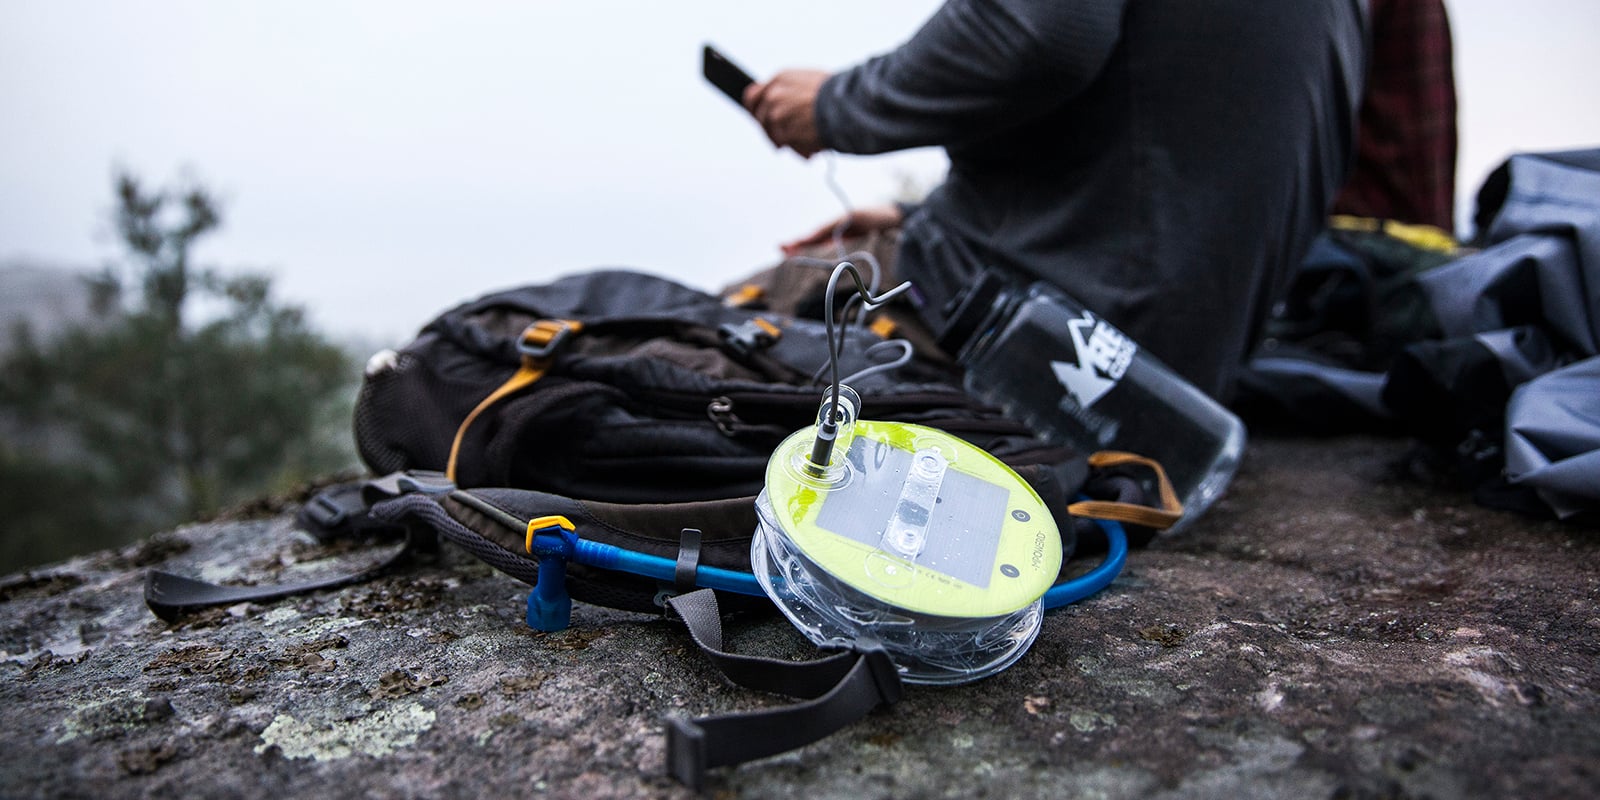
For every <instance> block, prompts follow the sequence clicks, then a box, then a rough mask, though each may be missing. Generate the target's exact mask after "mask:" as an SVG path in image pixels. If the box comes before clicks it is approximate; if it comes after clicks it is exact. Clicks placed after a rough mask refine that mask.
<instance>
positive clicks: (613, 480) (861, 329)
mask: <svg viewBox="0 0 1600 800" xmlns="http://www.w3.org/2000/svg"><path fill="white" fill-rule="evenodd" d="M749 299H750V298H749V297H748V296H744V297H740V298H738V300H737V302H730V301H728V300H725V299H723V298H719V297H715V296H712V295H709V294H706V293H704V292H700V291H698V290H695V289H691V288H689V287H685V286H682V285H680V284H677V283H674V282H672V281H670V280H666V279H664V278H660V277H655V276H651V275H647V274H642V273H637V272H629V271H620V270H618V271H598V272H589V273H583V274H579V275H573V276H569V277H566V278H563V279H560V280H557V281H555V282H553V283H550V284H546V285H540V286H524V287H519V288H514V289H510V290H507V291H502V292H496V293H493V294H490V295H487V296H485V297H482V298H480V299H477V300H474V301H471V302H468V303H465V304H462V305H460V306H457V307H456V308H453V309H451V310H449V311H447V312H445V313H443V314H441V315H440V316H439V317H438V318H436V319H435V320H433V321H432V322H430V323H429V324H428V325H427V326H426V327H424V328H423V330H422V331H421V332H420V333H419V334H418V336H417V337H416V338H415V340H414V341H412V342H411V343H410V344H408V345H407V346H405V347H403V348H401V349H400V350H398V351H391V352H385V353H380V354H379V355H378V356H375V357H374V358H373V359H372V361H371V362H369V364H368V368H367V372H366V376H365V380H364V382H363V385H362V387H361V390H360V393H359V395H358V398H357V403H356V413H355V438H356V443H357V447H358V450H359V453H360V455H361V458H362V460H363V461H364V462H365V463H366V464H367V465H368V466H369V467H370V468H371V469H372V470H373V472H374V473H376V474H380V475H385V477H383V478H378V479H375V480H370V481H365V482H362V483H359V484H352V485H347V486H342V487H336V488H335V489H334V490H331V491H329V492H325V493H324V494H322V495H320V496H318V497H317V498H316V499H315V500H314V501H313V502H311V503H309V504H308V505H307V506H306V508H305V509H304V511H303V512H302V515H301V520H302V522H303V523H304V525H305V527H307V528H308V529H309V530H312V531H313V532H318V533H320V534H321V535H324V536H336V535H347V534H350V533H352V532H359V531H361V530H371V529H379V530H393V531H400V532H403V533H404V535H405V536H406V544H405V546H404V547H402V548H401V550H400V551H399V552H398V553H397V555H396V559H398V558H399V557H401V554H403V553H404V552H406V551H408V550H409V549H411V548H413V547H416V546H419V545H421V544H424V543H426V540H427V538H428V536H427V534H436V535H437V536H438V538H440V539H443V540H448V541H450V542H452V543H454V544H456V545H458V546H461V547H464V548H465V549H467V550H468V551H469V552H471V553H472V554H473V555H475V556H477V557H478V558H480V559H482V560H484V561H485V562H487V563H489V564H491V565H492V566H494V567H495V568H497V569H499V570H501V571H502V572H505V573H507V574H508V575H511V576H512V577H515V578H517V579H519V580H522V581H524V582H526V583H529V584H532V585H534V587H535V588H534V591H533V592H531V593H530V595H529V600H528V617H527V620H528V623H529V624H530V625H531V626H533V627H535V628H538V629H540V630H557V629H560V628H563V627H565V625H566V620H567V615H568V614H569V613H570V604H571V599H577V600H580V601H584V602H588V603H591V604H596V605H602V606H607V607H612V608H618V609H623V610H629V611H639V612H647V613H649V612H654V613H659V612H661V611H663V610H664V609H665V608H668V607H669V606H670V607H672V608H673V609H674V610H675V613H676V614H677V615H678V616H679V617H680V618H682V619H684V620H685V621H686V622H687V623H689V624H690V626H691V633H693V635H694V636H695V639H696V641H697V642H698V643H700V644H701V645H702V649H704V650H705V651H706V652H707V653H708V654H709V655H711V656H712V657H713V659H714V660H717V661H718V663H719V665H721V666H723V667H724V668H725V671H728V672H729V675H730V677H732V678H734V679H735V680H736V681H737V682H741V683H744V684H745V685H753V686H757V687H759V688H785V687H787V691H790V692H791V693H793V692H794V686H795V683H794V680H793V676H792V675H790V674H789V673H790V672H792V671H793V670H787V671H784V674H783V676H781V677H779V678H773V677H771V676H770V675H769V674H768V672H769V671H768V670H767V668H766V667H763V668H761V669H754V670H752V669H750V668H748V665H746V666H745V667H741V666H740V664H743V663H744V662H742V661H739V658H738V657H735V656H732V655H731V654H726V653H722V652H721V650H720V638H721V636H720V632H719V631H718V629H717V627H716V626H717V624H718V619H719V615H720V610H719V609H720V606H719V605H718V600H719V599H720V600H721V601H722V603H723V604H724V605H728V606H730V607H732V608H734V609H752V608H766V607H770V605H769V604H768V601H767V599H766V598H765V596H762V595H761V593H760V591H759V588H757V589H756V590H755V591H754V592H753V594H754V595H756V596H754V597H752V596H750V595H751V594H752V592H751V591H749V590H750V588H751V587H753V586H755V584H754V579H753V578H752V576H751V575H750V572H751V567H750V563H751V541H752V535H753V532H754V531H755V529H756V527H757V516H756V510H755V495H756V494H757V493H758V492H759V491H760V490H761V488H762V483H763V481H764V475H765V470H766V465H767V462H768V460H769V458H770V457H771V455H772V453H773V451H774V449H775V448H776V447H777V446H778V444H779V443H780V442H781V441H782V440H783V439H784V438H785V437H787V436H789V435H790V434H791V433H793V432H794V431H796V430H799V429H801V428H805V427H807V426H809V425H812V424H813V423H815V422H816V420H817V418H818V411H819V403H820V400H821V398H822V396H823V391H822V390H823V385H824V384H823V383H822V382H821V381H820V380H819V379H818V378H819V372H820V371H819V369H818V368H819V367H821V366H823V365H825V364H827V363H828V359H829V350H828V337H827V335H826V323H825V322H823V321H820V320H813V319H805V318H800V317H795V316H790V315H787V314H783V313H778V312H777V311H773V310H771V307H770V306H771V305H773V304H767V305H768V306H769V307H768V308H764V309H763V308H754V307H748V306H749V305H751V304H749V303H748V302H746V301H748V300H749ZM864 321H865V322H871V321H872V320H864ZM890 332H891V331H890V326H888V325H883V324H877V325H864V324H850V325H841V326H840V330H839V335H840V337H841V338H840V342H841V343H840V345H839V348H838V358H839V361H840V374H841V375H844V376H846V377H845V379H844V380H843V381H842V383H845V384H848V385H850V386H851V387H852V388H854V389H855V390H856V391H857V392H859V394H860V396H861V399H862V408H863V413H864V415H866V416H868V417H871V418H873V419H878V420H888V421H896V422H907V423H915V424H920V425H924V426H928V427H932V428H938V429H940V430H943V431H945V432H948V433H950V434H953V435H955V436H958V437H960V438H962V439H965V440H966V441H968V442H970V443H971V444H974V445H976V446H978V447H979V448H982V449H983V450H985V451H988V452H989V453H991V454H993V455H994V456H996V457H997V458H999V459H1001V460H1002V461H1003V462H1004V463H1005V464H1007V465H1008V466H1010V467H1011V468H1012V469H1013V470H1015V471H1016V472H1017V473H1018V474H1019V475H1020V476H1021V477H1022V478H1023V479H1024V480H1025V481H1027V483H1028V484H1029V485H1030V486H1031V487H1032V488H1033V489H1034V491H1035V492H1037V493H1038V495H1039V496H1040V498H1041V499H1042V500H1043V501H1044V503H1045V505H1046V506H1047V507H1048V508H1050V509H1051V510H1052V512H1053V513H1054V514H1055V515H1056V517H1057V523H1058V524H1057V527H1058V528H1059V530H1060V531H1061V534H1062V541H1063V546H1064V549H1065V552H1064V554H1063V555H1064V558H1063V560H1064V561H1065V560H1066V557H1069V556H1070V555H1071V554H1072V552H1073V550H1074V549H1075V547H1076V545H1077V542H1078V539H1079V535H1080V534H1082V535H1084V536H1085V539H1086V541H1088V540H1089V537H1090V536H1092V537H1093V539H1094V540H1095V542H1096V544H1097V546H1100V545H1106V546H1109V547H1110V548H1111V549H1110V552H1109V554H1108V556H1107V558H1106V560H1105V563H1104V564H1103V565H1102V567H1101V568H1100V569H1099V570H1096V571H1095V572H1093V573H1091V575H1090V576H1088V578H1087V579H1079V580H1075V581H1072V582H1069V583H1067V584H1062V585H1060V586H1058V587H1057V588H1058V589H1059V590H1060V591H1059V592H1056V590H1052V591H1053V592H1056V594H1055V597H1054V598H1053V600H1054V602H1055V603H1056V604H1059V603H1064V602H1071V601H1072V600H1075V599H1079V598H1080V597H1081V596H1087V594H1092V593H1093V591H1096V590H1098V588H1099V587H1101V586H1104V585H1105V584H1106V583H1108V582H1109V581H1110V579H1111V578H1113V577H1115V575H1116V573H1117V571H1118V570H1119V569H1120V566H1121V563H1122V558H1123V555H1124V554H1125V544H1124V543H1123V542H1122V539H1121V536H1122V534H1121V529H1120V527H1117V526H1114V525H1111V526H1104V525H1102V526H1099V527H1097V526H1096V525H1095V524H1094V523H1088V522H1085V521H1084V520H1083V519H1080V518H1079V517H1076V516H1074V514H1073V511H1076V512H1078V513H1089V512H1092V513H1095V514H1097V515H1099V516H1111V517H1121V518H1124V519H1128V520H1130V521H1132V522H1145V523H1151V522H1152V518H1151V517H1149V516H1148V515H1146V514H1144V513H1142V512H1146V511H1151V509H1147V508H1143V507H1142V506H1141V505H1139V504H1140V503H1142V501H1143V496H1144V484H1143V483H1142V482H1141V481H1139V480H1136V479H1134V478H1133V477H1131V476H1130V475H1129V474H1128V472H1127V470H1128V469H1130V468H1133V469H1148V470H1150V471H1153V472H1154V473H1156V474H1158V475H1159V466H1158V465H1153V464H1151V463H1149V462H1146V461H1144V460H1143V459H1139V458H1137V457H1134V456H1128V455H1119V454H1111V455H1107V454H1096V455H1094V456H1092V457H1091V456H1088V455H1085V454H1080V453H1075V452H1072V451H1071V450H1069V449H1067V448H1064V447H1062V446H1058V445H1053V444H1050V443H1047V442H1045V441H1043V440H1041V439H1039V438H1038V437H1036V436H1035V435H1034V434H1033V433H1032V432H1031V431H1030V430H1029V429H1028V428H1027V427H1026V426H1025V425H1023V424H1021V423H1020V422H1017V421H1015V420H1012V419H1010V418H1008V417H1006V416H1005V414H1004V413H1003V412H1002V411H1001V410H1000V409H997V408H994V407H991V406H988V405H985V404H984V403H982V402H980V401H978V400H976V399H975V398H973V397H972V396H971V395H969V394H968V393H967V392H966V391H965V390H964V389H962V387H961V383H960V381H961V375H960V371H959V369H958V368H957V367H955V366H954V365H953V364H952V363H951V362H950V361H949V360H948V359H947V358H945V357H944V356H943V355H942V354H940V353H938V352H937V351H934V350H931V349H928V348H924V349H923V350H921V351H919V350H918V349H917V348H915V347H910V346H906V345H901V344H898V343H897V342H896V341H893V340H890V339H886V338H885V334H888V333H890ZM1166 494H1170V491H1168V492H1167V493H1166ZM1079 495H1086V496H1088V497H1089V498H1090V499H1088V500H1087V501H1079V502H1077V503H1076V504H1071V503H1069V500H1070V499H1072V498H1075V497H1078V496H1079ZM1163 500H1164V501H1170V500H1171V498H1170V497H1166V496H1165V495H1163ZM1154 524H1161V523H1160V518H1159V517H1156V518H1154ZM1113 530H1114V531H1115V533H1113V532H1112V531H1113ZM624 561H625V562H627V563H625V564H624V563H621V562H624ZM388 566H389V562H385V563H383V564H380V565H379V566H378V567H376V568H375V569H374V570H371V571H368V572H364V573H361V574H359V575H353V576H342V577H341V578H338V579H335V580H331V581H327V582H323V583H320V584H316V585H310V584H305V585H298V586H289V587H212V586H210V585H209V584H203V583H200V582H198V581H192V580H190V579H187V578H182V577H180V576H174V575H170V574H167V573H152V574H151V576H150V578H149V580H148V581H147V586H146V600H147V603H148V604H149V605H150V607H151V608H152V610H154V611H156V613H157V614H158V615H161V616H163V617H164V618H170V617H171V616H173V615H176V614H179V613H182V612H183V611H186V610H190V609H193V608H198V607H202V606H205V605H212V604H215V603H221V602H229V603H231V602H239V601H241V600H246V599H252V600H262V599H269V598H272V597H278V596H283V595H285V594H292V593H298V592H301V591H306V590H309V589H316V588H328V587H330V586H335V585H340V584H341V583H348V582H351V581H355V580H361V579H364V578H366V577H369V576H370V575H371V574H373V573H374V572H375V571H377V570H380V569H384V568H387V567H388ZM618 567H626V568H625V569H620V570H619V569H618ZM697 586H710V587H712V588H713V589H714V590H717V591H716V592H715V593H712V592H705V591H694V590H695V588H696V587H697ZM708 609H709V610H708ZM730 659H731V660H730ZM813 664H825V666H819V667H815V669H817V670H820V675H821V677H819V678H808V679H806V681H802V683H806V684H807V685H808V686H811V687H812V688H813V689H815V690H817V691H818V692H821V691H823V690H828V691H832V690H834V689H835V688H837V687H839V686H844V685H846V684H850V685H855V686H857V687H858V688H861V687H866V688H862V689H861V692H859V693H858V694H859V697H857V698H856V699H855V700H853V701H850V702H848V703H846V704H845V705H846V707H845V708H843V709H842V710H841V709H834V710H832V711H827V712H824V713H821V714H820V715H817V716H813V717H809V718H808V719H810V720H811V721H810V722H806V721H804V719H801V720H791V722H793V725H792V726H791V728H790V730H789V731H788V733H787V734H786V735H785V736H780V737H765V738H764V739H763V740H762V741H760V742H756V743H752V742H749V741H747V740H748V739H749V738H750V737H749V734H748V728H747V727H746V726H747V725H748V724H749V722H750V721H749V720H735V721H731V722H727V724H725V725H724V724H722V723H715V722H713V721H708V720H696V721H693V722H690V721H687V720H685V721H680V722H678V723H674V724H673V725H672V726H671V727H670V728H669V730H670V731H672V733H671V736H672V739H673V741H672V742H671V743H669V754H670V757H671V758H672V759H673V762H674V764H675V766H674V768H673V772H674V774H676V775H678V776H679V777H680V778H683V779H684V780H685V781H686V782H690V783H697V782H698V780H699V779H700V776H701V775H703V773H704V770H705V769H706V768H707V767H708V766H717V765H719V764H726V763H736V762H738V761H743V760H748V759H749V758H753V757H757V756H760V755H768V754H771V753H776V752H781V751H782V750H786V749H790V748H792V747H794V746H798V745H799V744H803V743H805V742H808V741H813V740H815V739H816V738H819V737H820V736H822V735H826V734H827V733H829V732H831V731H832V730H835V729H837V727H839V726H840V725H842V724H844V723H845V722H848V721H849V720H850V719H853V718H855V717H857V716H859V715H860V714H862V713H865V711H866V710H868V709H870V708H871V707H873V706H876V705H877V704H878V703H880V702H889V701H892V699H893V696H896V695H897V692H898V681H897V679H895V678H894V676H893V673H894V667H893V665H892V664H888V661H887V657H886V656H884V655H883V654H882V652H881V651H879V652H877V653H853V654H849V657H848V658H840V657H838V656H834V657H830V658H829V659H824V660H823V662H813ZM730 665H732V666H731V668H730ZM886 665H887V666H886ZM869 690H870V691H869ZM802 694H808V692H805V691H803V692H802ZM846 694H849V693H848V692H847V693H846ZM809 696H813V697H815V696H816V694H809ZM841 702H842V701H841ZM757 724H758V725H759V724H760V723H757ZM719 725H721V727H719ZM708 737H709V739H708Z"/></svg>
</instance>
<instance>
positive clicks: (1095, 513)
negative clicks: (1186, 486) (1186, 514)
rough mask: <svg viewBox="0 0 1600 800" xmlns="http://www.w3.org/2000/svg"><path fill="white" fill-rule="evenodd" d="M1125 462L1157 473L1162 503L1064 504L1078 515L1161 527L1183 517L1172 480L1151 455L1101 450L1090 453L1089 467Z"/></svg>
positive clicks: (1098, 467) (1081, 502) (1072, 512)
mask: <svg viewBox="0 0 1600 800" xmlns="http://www.w3.org/2000/svg"><path fill="white" fill-rule="evenodd" d="M1126 464H1132V465H1135V466H1141V467H1148V468H1149V469H1150V470H1151V471H1153V472H1155V475H1156V486H1157V491H1158V492H1159V494H1160V501H1161V506H1160V507H1159V508H1153V507H1151V506H1142V505H1137V504H1135V503H1120V502H1116V501H1113V500H1080V501H1078V502H1076V503H1073V504H1072V505H1069V506H1067V512H1068V513H1070V514H1073V515H1075V516H1079V517H1090V518H1093V519H1109V520H1114V521H1117V522H1126V523H1129V524H1131V525H1142V526H1144V527H1146V528H1154V529H1155V530H1158V531H1164V530H1166V529H1168V528H1170V527H1172V526H1173V525H1176V524H1177V522H1178V520H1180V519H1182V518H1183V503H1182V502H1181V501H1179V500H1178V493H1177V492H1176V491H1174V490H1173V488H1172V481H1170V480H1168V479H1167V471H1166V470H1165V469H1162V468H1161V464H1160V463H1159V462H1157V461H1156V460H1155V459H1153V458H1146V457H1144V456H1141V455H1136V454H1134V453H1123V452H1119V451H1115V450H1103V451H1101V452H1098V453H1094V454H1092V455H1090V456H1089V467H1090V468H1091V469H1102V468H1105V467H1117V466H1123V465H1126Z"/></svg>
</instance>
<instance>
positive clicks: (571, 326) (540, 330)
mask: <svg viewBox="0 0 1600 800" xmlns="http://www.w3.org/2000/svg"><path fill="white" fill-rule="evenodd" d="M580 330H583V323H581V322H577V321H574V320H562V319H542V320H539V321H538V322H535V323H533V324H532V325H529V326H528V327H527V328H526V329H525V330H523V331H522V338H521V339H520V340H518V342H517V349H519V350H521V351H522V365H521V366H519V367H518V368H517V371H516V372H514V373H512V375H511V377H510V378H507V379H506V382H505V383H502V384H500V386H499V388H497V389H495V390H494V391H492V392H490V393H489V396H488V397H485V398H483V400H482V401H481V402H479V403H478V406H477V407H476V408H474V409H472V411H471V412H470V413H468V414H467V418H466V419H464V420H462V421H461V426H460V427H458V428H456V438H455V440H454V441H452V442H451V443H450V460H449V462H448V463H447V464H446V466H445V476H446V477H448V478H449V479H450V480H451V481H452V482H454V481H455V479H456V460H457V458H459V457H460V455H461V441H462V440H463V439H465V438H466V436H467V429H468V428H471V427H472V423H474V422H476V421H477V420H478V416H479V415H481V414H482V413H483V412H485V411H487V410H489V409H490V408H491V407H493V406H494V405H495V404H496V403H499V402H500V401H501V400H504V399H506V398H507V397H510V396H511V395H514V394H516V393H517V392H520V391H522V390H523V389H526V388H528V387H529V386H532V385H533V384H534V383H536V382H537V381H538V380H539V379H540V378H543V377H544V374H545V372H546V371H548V370H549V369H550V362H551V359H552V356H553V355H554V354H555V350H556V347H557V346H558V345H560V344H561V342H562V341H563V340H565V339H566V338H567V336H568V335H569V334H573V333H577V332H578V331H580Z"/></svg>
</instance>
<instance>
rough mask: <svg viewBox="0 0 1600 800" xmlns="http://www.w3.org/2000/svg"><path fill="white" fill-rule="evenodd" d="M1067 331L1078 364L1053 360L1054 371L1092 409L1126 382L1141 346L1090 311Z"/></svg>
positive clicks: (1074, 397) (1074, 322) (1074, 321)
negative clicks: (1096, 403)
mask: <svg viewBox="0 0 1600 800" xmlns="http://www.w3.org/2000/svg"><path fill="white" fill-rule="evenodd" d="M1067 328H1068V329H1070V330H1071V332H1072V346H1073V348H1074V349H1076V350H1077V354H1078V363H1076V364H1069V363H1067V362H1065V361H1052V362H1050V368H1051V369H1052V370H1054V371H1055V373H1056V380H1058V381H1061V385H1062V386H1064V387H1066V389H1067V394H1069V395H1071V396H1072V398H1073V399H1074V400H1076V401H1078V405H1079V406H1080V407H1082V408H1088V407H1090V406H1092V405H1094V404H1095V401H1097V400H1099V399H1100V398H1101V397H1102V396H1104V395H1105V393H1106V392H1109V391H1111V390H1112V389H1113V388H1115V387H1116V385H1117V381H1119V380H1122V375H1123V373H1125V372H1127V371H1128V364H1129V363H1130V362H1132V361H1133V354H1134V353H1136V352H1138V350H1139V346H1138V345H1137V344H1134V342H1133V340H1132V339H1129V338H1128V337H1126V336H1124V335H1122V332H1121V331H1119V330H1117V329H1116V328H1113V327H1111V326H1110V325H1108V324H1106V322H1105V321H1103V320H1099V319H1096V318H1095V316H1094V315H1093V314H1091V313H1089V312H1087V311H1085V312H1083V316H1082V317H1079V318H1078V319H1075V320H1072V321H1070V322H1068V323H1067Z"/></svg>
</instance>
